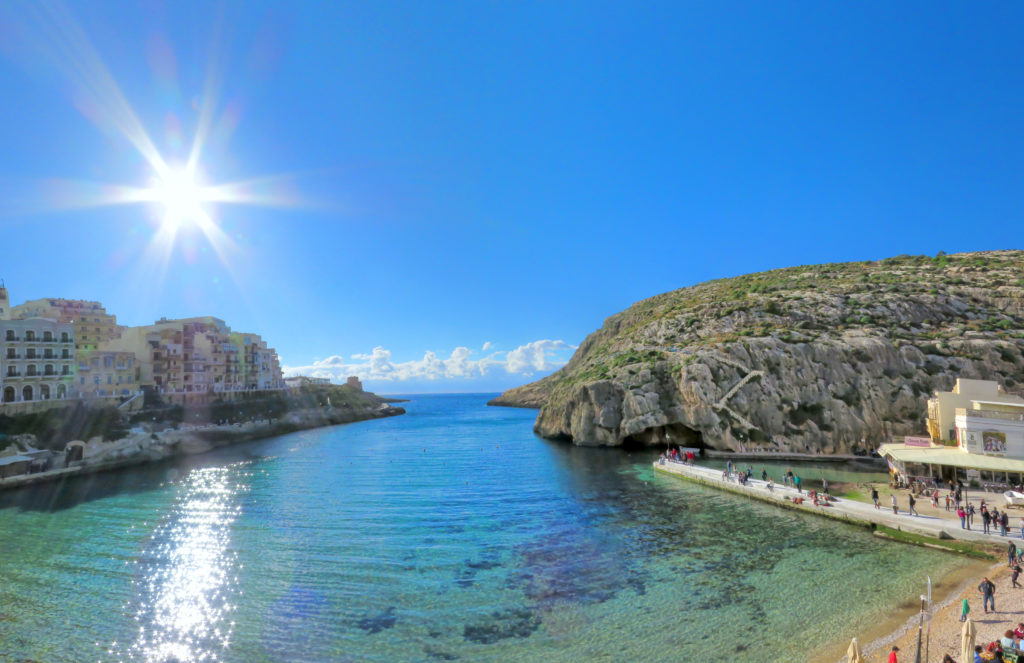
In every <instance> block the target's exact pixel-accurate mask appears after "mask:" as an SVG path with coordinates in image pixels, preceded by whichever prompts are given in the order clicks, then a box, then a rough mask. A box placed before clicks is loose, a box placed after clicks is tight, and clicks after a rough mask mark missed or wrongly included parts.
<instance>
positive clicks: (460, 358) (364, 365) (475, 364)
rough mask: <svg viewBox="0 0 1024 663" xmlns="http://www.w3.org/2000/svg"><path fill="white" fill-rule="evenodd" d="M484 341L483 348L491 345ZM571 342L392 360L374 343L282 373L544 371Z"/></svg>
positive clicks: (375, 375)
mask: <svg viewBox="0 0 1024 663" xmlns="http://www.w3.org/2000/svg"><path fill="white" fill-rule="evenodd" d="M493 347H494V345H493V344H492V343H491V342H490V341H488V342H487V343H485V344H484V350H487V349H488V348H493ZM575 349H576V346H575V345H570V344H569V343H566V342H565V341H548V340H542V341H533V342H531V343H527V344H526V345H520V346H519V347H518V348H516V349H515V350H512V351H510V352H493V353H491V354H489V355H485V356H482V357H480V358H479V359H475V358H473V351H472V350H470V349H469V348H466V347H462V346H459V347H457V348H455V349H454V350H452V353H451V355H450V356H448V357H447V358H446V359H442V358H440V357H438V356H437V353H436V352H433V351H431V350H428V351H427V352H425V353H424V354H423V358H422V359H413V360H410V361H402V362H395V361H392V359H391V351H390V350H386V349H384V348H383V347H380V346H377V347H375V348H374V349H373V351H372V352H370V353H369V354H365V353H357V354H353V355H349V359H348V360H346V359H345V358H344V357H343V356H341V355H332V356H330V357H327V358H326V359H320V360H318V361H314V362H313V363H312V364H310V365H308V366H284V367H283V370H284V374H285V376H292V375H308V376H311V377H318V378H332V379H335V380H339V381H343V380H344V379H345V378H346V377H348V376H349V375H356V376H359V379H360V380H364V381H367V380H369V381H373V380H378V381H392V382H403V381H406V380H443V379H472V378H476V377H481V376H484V375H487V374H488V373H489V372H490V371H491V370H492V369H495V368H503V369H504V370H505V371H506V372H507V373H512V374H520V375H530V374H532V373H533V372H535V371H546V370H552V369H555V368H559V367H560V366H564V365H565V363H566V362H567V361H568V360H569V351H571V350H575Z"/></svg>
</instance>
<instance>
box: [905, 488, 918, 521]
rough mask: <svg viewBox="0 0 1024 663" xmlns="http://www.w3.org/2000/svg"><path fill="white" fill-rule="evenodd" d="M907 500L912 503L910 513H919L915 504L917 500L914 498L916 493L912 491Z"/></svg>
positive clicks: (913, 514)
mask: <svg viewBox="0 0 1024 663" xmlns="http://www.w3.org/2000/svg"><path fill="white" fill-rule="evenodd" d="M907 501H908V502H909V503H910V515H912V516H916V515H918V513H917V510H916V509H914V505H915V504H917V500H915V499H914V493H910V496H909V497H908V499H907Z"/></svg>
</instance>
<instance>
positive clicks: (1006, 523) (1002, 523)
mask: <svg viewBox="0 0 1024 663" xmlns="http://www.w3.org/2000/svg"><path fill="white" fill-rule="evenodd" d="M999 527H1000V528H1001V529H1002V530H1003V536H1008V535H1009V534H1010V516H1009V514H1007V513H1006V512H1005V511H1003V512H1002V513H1001V514H999Z"/></svg>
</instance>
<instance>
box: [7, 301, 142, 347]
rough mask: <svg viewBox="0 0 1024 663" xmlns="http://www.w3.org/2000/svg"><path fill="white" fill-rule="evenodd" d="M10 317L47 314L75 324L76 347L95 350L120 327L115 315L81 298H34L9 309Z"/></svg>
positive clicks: (31, 316)
mask: <svg viewBox="0 0 1024 663" xmlns="http://www.w3.org/2000/svg"><path fill="white" fill-rule="evenodd" d="M11 317H12V318H50V319H51V320H56V321H57V322H70V323H72V324H73V325H74V326H75V349H76V350H95V349H96V347H97V346H98V345H99V344H100V343H102V342H103V341H108V340H110V339H113V338H117V337H118V336H120V335H121V330H122V327H121V326H120V325H118V324H117V317H116V316H113V315H111V314H109V313H107V311H106V309H105V308H103V305H102V304H100V303H99V302H89V301H85V300H81V299H59V298H45V299H33V300H31V301H27V302H25V303H24V304H19V305H18V306H15V307H14V308H13V309H12V310H11Z"/></svg>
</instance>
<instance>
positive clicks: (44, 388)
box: [39, 384, 50, 401]
mask: <svg viewBox="0 0 1024 663" xmlns="http://www.w3.org/2000/svg"><path fill="white" fill-rule="evenodd" d="M39 400H43V401H48V400H50V385H48V384H44V385H40V387H39Z"/></svg>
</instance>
